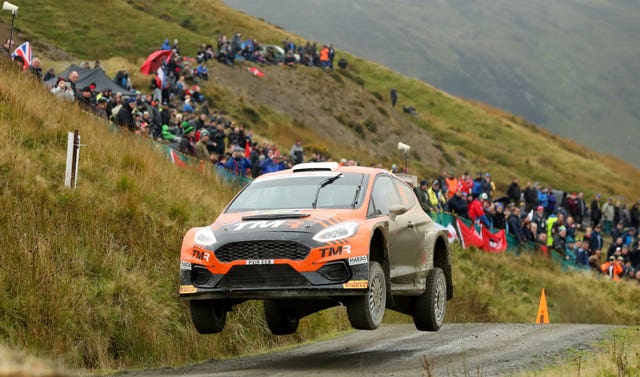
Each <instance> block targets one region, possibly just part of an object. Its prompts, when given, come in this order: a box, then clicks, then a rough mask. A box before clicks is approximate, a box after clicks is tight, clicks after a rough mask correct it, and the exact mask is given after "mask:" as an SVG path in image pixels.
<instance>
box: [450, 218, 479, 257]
mask: <svg viewBox="0 0 640 377" xmlns="http://www.w3.org/2000/svg"><path fill="white" fill-rule="evenodd" d="M456 224H457V225H458V231H459V232H460V240H461V241H462V247H463V248H466V247H467V246H474V247H477V248H478V249H480V248H482V235H481V234H478V233H477V232H476V230H475V227H474V225H473V224H471V228H470V227H468V226H466V225H465V224H464V223H463V222H462V221H461V220H460V219H458V218H456Z"/></svg>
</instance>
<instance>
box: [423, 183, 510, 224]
mask: <svg viewBox="0 0 640 377" xmlns="http://www.w3.org/2000/svg"><path fill="white" fill-rule="evenodd" d="M423 182H424V184H425V185H426V184H427V181H423ZM425 187H426V186H425ZM418 199H419V198H418ZM447 207H448V208H449V211H450V212H452V213H453V214H455V215H458V216H460V217H464V218H469V208H468V206H467V193H466V192H464V191H462V190H458V191H456V193H455V194H454V195H453V196H452V197H451V199H449V201H448V202H447ZM503 216H504V215H503Z"/></svg>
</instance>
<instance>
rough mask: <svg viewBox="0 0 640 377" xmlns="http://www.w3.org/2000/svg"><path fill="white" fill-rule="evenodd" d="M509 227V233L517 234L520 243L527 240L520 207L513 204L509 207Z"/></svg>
mask: <svg viewBox="0 0 640 377" xmlns="http://www.w3.org/2000/svg"><path fill="white" fill-rule="evenodd" d="M507 229H508V232H509V234H512V235H513V236H515V238H516V240H517V241H518V244H519V245H522V243H524V241H525V236H524V233H523V232H522V220H520V207H518V206H515V205H512V206H511V207H510V208H509V218H508V219H507Z"/></svg>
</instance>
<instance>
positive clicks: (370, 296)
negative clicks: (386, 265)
mask: <svg viewBox="0 0 640 377" xmlns="http://www.w3.org/2000/svg"><path fill="white" fill-rule="evenodd" d="M386 304H387V284H386V281H385V277H384V271H382V267H380V264H378V262H374V261H371V262H370V263H369V288H368V290H367V294H365V295H362V296H359V297H355V298H353V299H352V300H350V301H349V302H347V314H348V316H349V322H351V326H353V327H354V328H356V329H360V330H375V329H377V328H378V326H380V324H381V323H382V318H383V317H384V309H385V306H386Z"/></svg>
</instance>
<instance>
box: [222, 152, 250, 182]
mask: <svg viewBox="0 0 640 377" xmlns="http://www.w3.org/2000/svg"><path fill="white" fill-rule="evenodd" d="M224 167H225V169H227V170H228V171H230V172H231V173H232V174H235V175H239V176H243V177H248V176H250V175H251V161H249V159H248V158H246V157H245V156H244V149H242V148H241V147H234V148H233V152H232V153H231V158H230V159H229V161H227V163H226V164H225V166H224Z"/></svg>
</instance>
